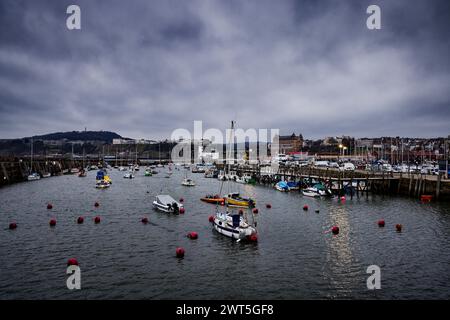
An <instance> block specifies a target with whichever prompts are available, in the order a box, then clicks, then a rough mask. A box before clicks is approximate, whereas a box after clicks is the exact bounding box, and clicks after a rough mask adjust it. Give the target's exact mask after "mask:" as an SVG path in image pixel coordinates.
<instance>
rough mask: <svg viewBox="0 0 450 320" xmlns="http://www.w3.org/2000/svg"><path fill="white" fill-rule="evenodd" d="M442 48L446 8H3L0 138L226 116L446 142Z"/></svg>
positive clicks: (310, 134) (319, 4)
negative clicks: (76, 20)
mask: <svg viewBox="0 0 450 320" xmlns="http://www.w3.org/2000/svg"><path fill="white" fill-rule="evenodd" d="M70 4H78V5H79V6H80V7H81V27H82V29H81V30H74V31H69V30H68V29H67V28H66V17H67V16H68V15H67V14H66V8H67V6H68V5H70ZM370 4H378V5H379V6H380V7H381V19H382V21H381V23H382V29H381V30H375V31H374V30H368V29H367V27H366V19H367V17H368V15H367V13H366V8H367V7H368V5H370ZM449 44H450V1H445V0H444V1H429V0H424V1H413V2H412V1H408V0H405V1H392V0H390V1H375V0H371V1H364V0H347V1H344V0H339V1H337V0H336V1H313V0H308V1H299V0H298V1H294V0H292V1H289V0H279V1H273V0H267V1H264V0H239V1H238V0H236V1H230V0H217V1H212V0H203V1H194V0H179V1H168V0H161V1H152V0H150V1H110V0H108V1H106V0H104V1H97V0H88V1H76V0H70V1H63V0H61V1H60V0H58V1H56V0H54V1H41V0H39V1H38V0H29V1H18V0H11V1H9V0H0V138H15V137H24V136H30V135H34V134H43V133H49V132H55V131H72V130H83V129H84V128H85V127H87V128H88V130H111V131H115V132H117V133H119V134H120V135H122V136H127V137H132V138H166V137H169V136H170V134H171V132H172V131H173V130H174V129H176V128H186V129H189V130H192V128H193V120H203V122H204V127H205V128H219V129H224V128H225V127H227V126H229V121H230V120H231V119H234V120H236V121H237V125H238V126H239V127H242V128H245V129H247V128H278V129H280V130H281V133H284V134H288V133H292V132H295V133H302V134H303V135H304V137H305V138H320V137H324V136H334V135H342V134H345V135H352V136H356V137H371V136H381V135H384V136H386V135H393V136H397V135H399V136H423V137H432V136H447V135H448V134H450V50H449V48H450V46H449Z"/></svg>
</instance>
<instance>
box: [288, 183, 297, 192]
mask: <svg viewBox="0 0 450 320" xmlns="http://www.w3.org/2000/svg"><path fill="white" fill-rule="evenodd" d="M287 186H288V188H289V191H291V190H299V189H300V183H298V182H295V181H288V182H287Z"/></svg>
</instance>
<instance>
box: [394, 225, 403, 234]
mask: <svg viewBox="0 0 450 320" xmlns="http://www.w3.org/2000/svg"><path fill="white" fill-rule="evenodd" d="M402 228H403V226H402V225H401V224H399V223H398V224H396V225H395V230H397V232H402Z"/></svg>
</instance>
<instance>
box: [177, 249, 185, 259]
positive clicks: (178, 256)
mask: <svg viewBox="0 0 450 320" xmlns="http://www.w3.org/2000/svg"><path fill="white" fill-rule="evenodd" d="M175 254H176V256H177V258H183V257H184V249H183V248H177V250H175Z"/></svg>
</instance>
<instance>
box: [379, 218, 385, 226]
mask: <svg viewBox="0 0 450 320" xmlns="http://www.w3.org/2000/svg"><path fill="white" fill-rule="evenodd" d="M384 224H385V223H384V220H383V219H381V220H378V226H379V227H380V228H383V227H384Z"/></svg>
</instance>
